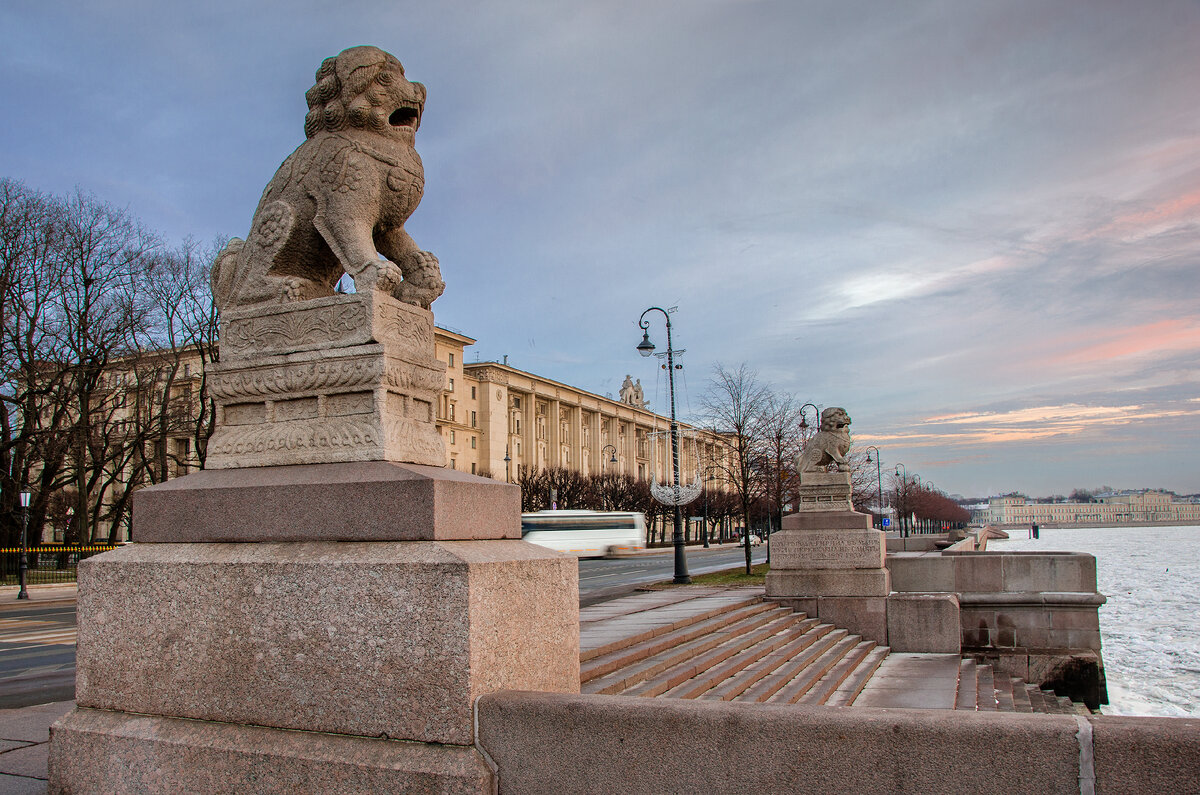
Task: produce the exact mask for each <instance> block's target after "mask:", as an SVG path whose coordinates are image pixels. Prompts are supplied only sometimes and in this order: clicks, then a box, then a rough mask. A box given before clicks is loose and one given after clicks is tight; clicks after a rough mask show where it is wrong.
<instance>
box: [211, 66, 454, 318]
mask: <svg viewBox="0 0 1200 795" xmlns="http://www.w3.org/2000/svg"><path fill="white" fill-rule="evenodd" d="M306 98H307V100H308V107H309V111H308V115H307V116H306V117H305V120H304V134H305V136H306V137H307V139H308V140H306V141H305V142H304V143H302V144H301V145H300V147H299V148H298V149H296V151H295V152H293V153H292V154H291V155H290V156H289V157H288V158H287V160H285V161H284V162H283V165H281V166H280V167H279V170H278V171H277V172H275V177H274V179H272V180H271V182H270V184H269V185H267V187H266V190H264V191H263V195H262V199H261V200H260V201H259V204H258V209H257V210H256V211H255V213H254V219H253V221H252V222H251V225H250V233H249V235H247V237H246V239H245V240H241V239H239V238H234V239H233V240H231V241H230V242H229V245H228V246H227V247H226V248H225V250H224V251H222V252H221V254H220V256H219V257H218V258H217V261H216V263H215V264H214V265H213V271H212V287H213V295H214V297H215V298H216V302H217V307H218V308H219V309H220V310H222V311H224V310H226V309H230V308H235V307H248V306H256V305H262V304H278V303H287V302H291V301H303V300H307V299H312V298H321V297H324V296H330V295H333V294H334V288H335V286H336V285H337V283H338V280H339V279H341V277H342V274H343V273H348V274H350V276H351V278H353V279H354V283H355V287H356V288H357V289H358V291H359V292H366V291H367V290H369V289H374V290H379V291H382V292H384V293H387V294H389V295H391V296H393V297H395V298H397V299H399V300H401V301H403V302H405V303H408V304H413V305H416V306H419V307H422V308H424V309H428V308H429V307H430V305H431V304H432V303H433V301H434V299H436V298H437V297H438V296H439V295H441V294H442V290H443V289H444V288H445V285H444V284H443V283H442V279H441V273H440V271H439V269H438V261H437V258H436V257H435V256H433V255H432V254H430V253H429V252H428V251H422V250H420V249H419V248H418V247H417V245H416V243H414V242H413V239H412V238H411V237H409V235H408V233H407V232H406V231H404V222H405V221H407V220H408V218H409V216H411V215H412V213H413V211H414V210H416V208H417V205H418V204H420V202H421V196H422V194H423V193H424V189H425V172H424V168H423V166H422V164H421V158H420V157H419V156H418V155H417V152H416V149H415V148H414V136H415V133H416V131H417V128H418V127H419V126H420V124H421V113H422V111H423V110H424V107H425V86H423V85H421V84H420V83H413V82H410V81H409V80H407V79H406V78H405V77H404V67H403V66H401V65H400V62H399V61H398V60H396V58H395V57H393V56H391V55H389V54H388V53H386V52H384V51H383V50H381V49H379V48H378V47H352V48H350V49H347V50H343V51H342V52H341V53H340V54H339V55H337V56H335V57H333V58H326V59H325V61H324V62H323V63H322V64H321V68H320V69H318V70H317V76H316V84H315V85H314V86H313V87H312V88H310V89H309V90H308V93H307V94H306ZM376 252H378V254H382V255H383V256H384V257H386V259H381V258H380V257H379V255H378V254H377V253H376Z"/></svg>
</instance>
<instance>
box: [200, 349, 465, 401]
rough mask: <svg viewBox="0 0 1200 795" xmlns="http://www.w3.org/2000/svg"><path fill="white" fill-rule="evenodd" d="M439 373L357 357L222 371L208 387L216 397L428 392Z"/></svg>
mask: <svg viewBox="0 0 1200 795" xmlns="http://www.w3.org/2000/svg"><path fill="white" fill-rule="evenodd" d="M385 362H386V363H385ZM443 377H444V375H443V373H442V372H441V371H440V370H438V369H436V368H433V367H423V366H421V365H415V364H412V363H411V362H405V361H400V360H385V359H384V358H383V357H380V356H361V357H355V358H341V359H323V360H319V361H314V362H302V363H294V364H277V365H274V366H268V367H255V368H246V369H238V370H228V371H220V372H217V373H215V374H214V375H213V377H212V386H211V389H212V394H213V397H215V398H216V399H217V400H220V401H230V400H245V399H248V398H259V399H271V398H276V397H284V396H289V395H299V394H306V393H312V392H331V391H344V390H352V389H371V388H373V387H376V386H379V385H380V384H381V383H382V384H384V385H386V386H389V387H391V388H393V389H398V390H401V391H404V392H411V393H416V394H427V395H429V394H437V393H438V392H440V391H441V389H442V379H443Z"/></svg>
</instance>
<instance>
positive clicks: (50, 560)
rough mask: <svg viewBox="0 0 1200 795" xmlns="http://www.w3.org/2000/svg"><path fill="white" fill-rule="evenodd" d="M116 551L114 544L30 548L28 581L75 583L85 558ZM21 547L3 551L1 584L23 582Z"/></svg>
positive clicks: (55, 545)
mask: <svg viewBox="0 0 1200 795" xmlns="http://www.w3.org/2000/svg"><path fill="white" fill-rule="evenodd" d="M110 549H116V547H114V546H112V545H111V544H89V545H88V546H64V545H62V544H46V545H43V546H38V547H30V548H29V549H28V550H27V551H26V553H25V554H26V555H28V558H27V560H28V561H29V570H28V571H27V572H26V574H25V582H26V583H27V584H29V585H45V584H48V583H56V582H75V567H76V566H78V565H79V561H81V560H83V559H84V558H90V557H91V556H92V555H99V554H100V553H101V552H107V551H108V550H110ZM20 569H21V548H20V547H3V548H0V585H18V584H19V583H20Z"/></svg>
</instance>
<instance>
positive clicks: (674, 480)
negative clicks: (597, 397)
mask: <svg viewBox="0 0 1200 795" xmlns="http://www.w3.org/2000/svg"><path fill="white" fill-rule="evenodd" d="M651 312H662V315H663V317H664V318H665V319H666V321H667V389H668V395H669V399H670V401H671V484H672V485H673V486H674V487H675V496H676V500H675V505H673V506H672V508H673V509H674V517H673V518H674V522H675V526H674V530H673V531H672V533H671V545H672V546H673V547H674V548H675V579H674V582H676V583H678V584H681V585H686V584H687V583H690V582H691V581H692V578H691V577H690V576H688V568H687V552H686V551H685V549H684V543H683V512H682V509H681V508H680V506H679V500H678V496H679V422H678V421H677V420H676V419H675V349H674V348H673V347H672V345H671V315H670V313H668V312H667V310H665V309H663V308H662V307H658V306H652V307H650V308H649V309H647V310H646V311H645V312H643V313H642V316H641V317H640V318H638V328H640V329H642V341H641V342H639V343H638V345H637V350H638V353H640V354H641V355H642V356H649V355H650V354H652V353H654V343H653V342H651V341H650V321H649V320H646V315H648V314H649V313H651Z"/></svg>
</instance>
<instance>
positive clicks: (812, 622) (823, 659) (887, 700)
mask: <svg viewBox="0 0 1200 795" xmlns="http://www.w3.org/2000/svg"><path fill="white" fill-rule="evenodd" d="M889 651H890V650H889V649H888V648H887V647H886V646H879V645H877V644H876V643H875V642H874V641H870V640H864V639H863V638H861V637H860V636H858V635H853V634H851V633H849V632H847V631H846V630H845V629H839V628H838V627H835V626H832V625H830V624H826V623H822V622H821V621H819V620H817V619H815V618H809V617H808V616H807V615H805V614H804V613H797V612H793V611H792V610H791V609H790V608H786V607H781V606H779V605H776V604H774V603H772V602H766V601H764V600H763V595H762V590H761V589H754V588H720V587H695V586H693V587H687V588H672V589H666V590H661V591H645V592H641V593H638V594H635V595H633V596H628V597H624V598H621V599H616V600H612V601H609V602H603V603H600V604H597V605H593V606H590V607H585V608H582V609H581V610H580V689H581V691H582V692H584V693H599V694H606V695H626V696H642V697H658V698H691V699H707V700H720V701H747V702H764V703H772V704H813V705H821V704H824V705H827V706H851V705H855V704H857V705H862V706H873V707H900V708H927V709H959V710H977V711H988V712H992V711H995V712H1027V713H1034V712H1038V713H1059V714H1083V715H1086V714H1090V713H1089V712H1088V710H1087V707H1085V706H1084V705H1082V704H1077V703H1074V702H1072V701H1071V700H1070V699H1068V698H1065V697H1061V696H1056V695H1055V694H1054V693H1053V692H1051V691H1043V690H1041V689H1040V688H1038V687H1037V686H1036V685H1030V684H1028V683H1026V682H1024V681H1023V680H1021V679H1018V678H1016V677H1011V676H1007V675H1003V674H999V673H997V672H995V671H994V670H993V668H992V666H991V665H989V664H987V663H984V662H980V661H976V660H973V659H959V658H958V656H957V655H945V654H940V655H939V654H898V655H890V654H889ZM864 690H865V692H864ZM860 694H861V698H860Z"/></svg>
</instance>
